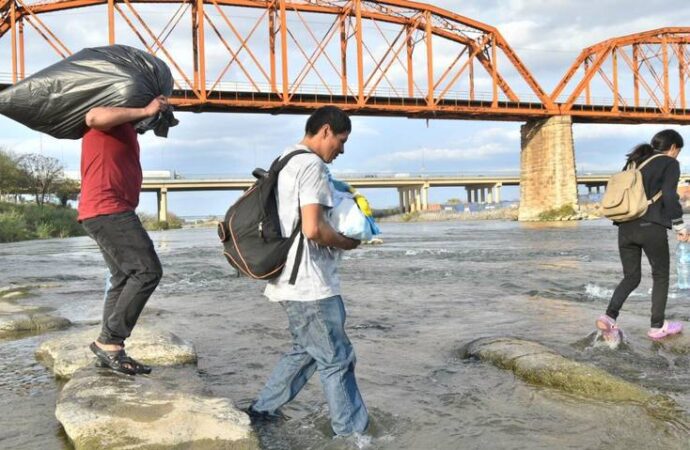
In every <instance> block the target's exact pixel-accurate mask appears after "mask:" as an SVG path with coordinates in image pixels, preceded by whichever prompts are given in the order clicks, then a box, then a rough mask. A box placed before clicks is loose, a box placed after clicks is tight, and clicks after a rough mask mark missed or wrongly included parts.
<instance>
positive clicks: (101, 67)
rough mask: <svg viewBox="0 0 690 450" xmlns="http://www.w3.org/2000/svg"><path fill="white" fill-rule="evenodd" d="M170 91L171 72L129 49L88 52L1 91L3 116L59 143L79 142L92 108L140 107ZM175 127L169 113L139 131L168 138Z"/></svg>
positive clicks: (117, 47)
mask: <svg viewBox="0 0 690 450" xmlns="http://www.w3.org/2000/svg"><path fill="white" fill-rule="evenodd" d="M172 89H173V78H172V74H171V73H170V68H169V67H168V66H167V64H165V62H163V61H162V60H160V59H159V58H156V57H155V56H153V55H150V54H148V53H146V52H144V51H141V50H138V49H135V48H133V47H128V46H125V45H112V46H108V47H95V48H86V49H83V50H81V51H80V52H78V53H75V54H74V55H72V56H70V57H69V58H66V59H64V60H62V61H60V62H58V63H56V64H53V65H52V66H49V67H47V68H45V69H43V70H41V71H40V72H37V73H35V74H34V75H32V76H30V77H28V78H26V79H24V80H22V81H20V82H19V83H17V84H16V85H14V86H12V87H10V88H8V89H5V90H3V91H0V114H3V115H5V116H7V117H9V118H10V119H13V120H16V121H17V122H19V123H21V124H23V125H26V126H27V127H29V128H31V129H34V130H37V131H42V132H43V133H46V134H49V135H51V136H53V137H56V138H59V139H81V137H82V136H83V135H84V133H85V132H86V123H85V121H84V118H85V116H86V113H87V112H88V111H89V110H90V109H91V108H94V107H96V106H123V107H130V108H141V107H144V106H146V105H148V104H149V103H150V102H151V100H153V99H154V98H155V97H157V96H159V95H165V96H170V94H172ZM177 123H178V121H177V120H176V119H175V118H174V117H173V116H172V111H165V112H163V113H161V114H158V115H157V116H156V117H154V118H149V119H146V120H144V121H142V122H141V123H139V124H137V126H136V128H137V130H138V131H139V132H140V133H143V132H144V131H146V130H149V129H153V130H155V133H156V135H159V136H167V130H168V128H169V127H171V126H175V125H177ZM159 133H160V134H159Z"/></svg>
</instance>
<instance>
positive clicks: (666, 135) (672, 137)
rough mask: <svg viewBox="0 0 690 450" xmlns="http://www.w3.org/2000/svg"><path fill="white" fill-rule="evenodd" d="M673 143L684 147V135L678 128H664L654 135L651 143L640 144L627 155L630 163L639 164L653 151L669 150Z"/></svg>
mask: <svg viewBox="0 0 690 450" xmlns="http://www.w3.org/2000/svg"><path fill="white" fill-rule="evenodd" d="M673 145H675V146H676V148H678V149H681V148H683V137H682V136H681V135H680V133H678V132H677V131H676V130H670V129H669V130H662V131H659V132H658V133H657V134H655V135H654V137H652V140H651V141H650V143H649V144H640V145H638V146H636V147H635V148H634V149H633V151H631V152H630V153H628V154H627V155H625V156H627V157H628V163H631V162H634V163H635V164H638V163H641V162H642V161H644V160H645V159H647V158H648V157H649V156H651V155H652V153H654V152H665V151H668V150H669V149H670V148H671V146H673Z"/></svg>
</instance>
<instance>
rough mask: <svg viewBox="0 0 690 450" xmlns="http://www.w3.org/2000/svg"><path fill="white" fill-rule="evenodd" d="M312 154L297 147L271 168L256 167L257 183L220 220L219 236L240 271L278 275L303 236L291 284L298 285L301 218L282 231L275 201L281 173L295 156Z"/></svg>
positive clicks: (261, 276)
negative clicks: (294, 243) (297, 240)
mask: <svg viewBox="0 0 690 450" xmlns="http://www.w3.org/2000/svg"><path fill="white" fill-rule="evenodd" d="M302 153H310V152H309V151H307V150H295V151H294V152H291V153H289V154H287V155H285V157H284V158H283V159H280V158H278V159H276V160H275V161H273V164H271V168H270V169H268V171H265V170H263V169H255V170H254V172H252V174H253V175H254V176H255V177H256V178H257V180H256V182H255V183H254V185H253V186H252V187H251V188H250V189H249V190H248V191H247V192H245V193H244V194H243V195H242V197H240V198H239V199H238V200H237V201H236V202H235V203H234V204H233V205H232V206H230V208H229V209H228V212H227V213H225V219H224V220H223V221H222V222H219V223H218V237H220V240H221V242H222V243H223V247H224V251H223V254H224V255H225V258H226V259H227V260H228V262H229V263H230V265H231V266H232V267H234V268H235V269H237V270H238V272H239V273H242V274H244V275H247V276H248V277H251V278H254V279H256V280H269V279H271V278H276V277H278V276H279V275H280V273H281V272H282V271H283V267H285V262H286V260H287V255H288V252H289V251H290V247H291V246H292V243H293V242H294V240H295V238H297V237H298V236H300V240H299V245H298V247H297V255H296V257H295V264H294V266H293V269H292V274H291V275H290V284H295V280H296V279H297V269H298V268H299V264H300V261H301V260H302V252H303V250H304V249H303V246H304V243H303V241H304V239H302V238H301V229H302V218H301V217H300V219H299V220H298V222H297V226H296V227H295V229H294V230H293V231H292V234H291V235H290V236H288V237H284V236H283V235H282V233H281V231H280V218H279V216H278V205H277V202H276V195H277V192H276V187H277V184H278V174H279V173H280V171H281V170H282V169H283V168H284V167H285V166H286V165H287V163H288V162H289V161H290V159H292V157H293V156H296V155H299V154H302Z"/></svg>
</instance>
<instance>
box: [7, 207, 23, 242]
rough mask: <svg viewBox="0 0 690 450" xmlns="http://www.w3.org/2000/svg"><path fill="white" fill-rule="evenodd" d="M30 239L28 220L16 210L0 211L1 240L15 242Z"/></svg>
mask: <svg viewBox="0 0 690 450" xmlns="http://www.w3.org/2000/svg"><path fill="white" fill-rule="evenodd" d="M23 239H29V237H28V231H27V228H26V222H25V221H24V218H22V216H21V214H19V213H17V212H15V211H9V212H0V242H15V241H21V240H23Z"/></svg>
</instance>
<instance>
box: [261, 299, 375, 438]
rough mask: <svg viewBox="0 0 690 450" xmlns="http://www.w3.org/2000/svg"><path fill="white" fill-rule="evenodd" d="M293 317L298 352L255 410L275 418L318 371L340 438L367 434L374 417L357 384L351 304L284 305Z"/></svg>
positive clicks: (285, 361) (276, 373)
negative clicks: (348, 322)
mask: <svg viewBox="0 0 690 450" xmlns="http://www.w3.org/2000/svg"><path fill="white" fill-rule="evenodd" d="M280 303H281V305H282V306H283V308H285V311H286V312H287V315H288V321H289V327H290V332H291V333H292V350H290V351H289V352H287V353H285V354H284V355H283V357H282V358H281V360H280V361H279V362H278V365H277V366H276V368H275V369H274V370H273V373H272V374H271V377H270V378H269V380H268V382H267V383H266V386H264V388H263V390H262V391H261V392H260V393H259V397H258V399H257V400H256V401H255V402H254V403H253V405H252V408H253V409H254V410H255V411H258V412H264V413H269V414H273V413H275V412H276V411H277V410H278V409H279V408H280V407H281V406H283V405H284V404H286V403H287V402H289V401H290V400H292V399H293V398H295V396H297V394H298V393H299V391H300V390H302V388H303V387H304V385H305V384H306V383H307V381H308V380H309V378H311V376H312V375H313V374H314V372H315V371H317V370H318V371H319V376H320V377H321V385H322V386H323V390H324V394H325V395H326V400H327V402H328V408H329V410H330V413H331V426H332V427H333V431H334V432H335V433H336V434H338V435H348V434H352V433H354V432H358V433H361V432H363V431H364V430H365V429H366V428H367V425H368V423H369V414H368V413H367V408H366V407H365V406H364V402H363V401H362V396H361V395H360V393H359V389H358V388H357V381H356V380H355V352H354V349H353V348H352V344H351V343H350V340H349V339H348V338H347V335H346V334H345V306H344V305H343V299H342V298H341V297H340V296H339V295H336V296H334V297H329V298H326V299H323V300H316V301H308V302H295V301H285V302H280Z"/></svg>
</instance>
